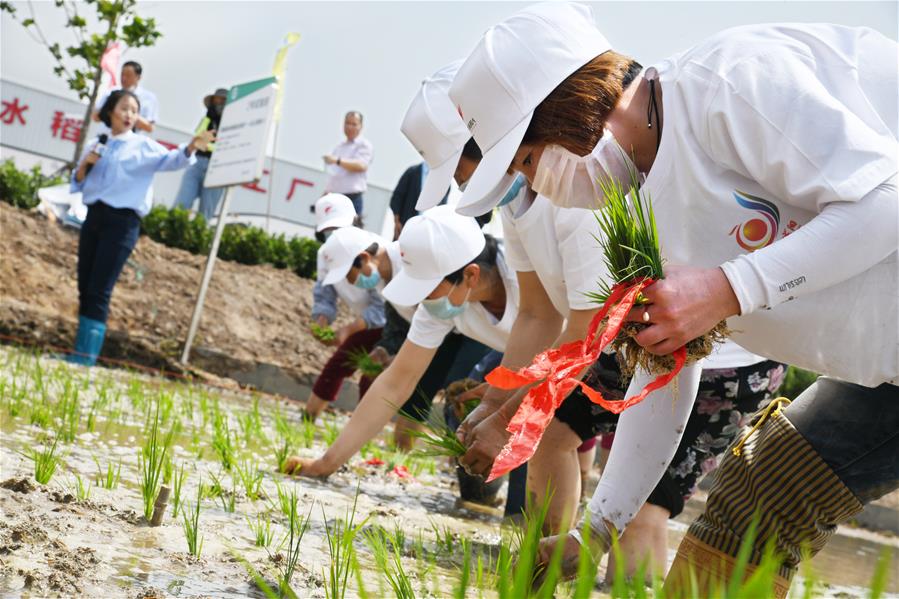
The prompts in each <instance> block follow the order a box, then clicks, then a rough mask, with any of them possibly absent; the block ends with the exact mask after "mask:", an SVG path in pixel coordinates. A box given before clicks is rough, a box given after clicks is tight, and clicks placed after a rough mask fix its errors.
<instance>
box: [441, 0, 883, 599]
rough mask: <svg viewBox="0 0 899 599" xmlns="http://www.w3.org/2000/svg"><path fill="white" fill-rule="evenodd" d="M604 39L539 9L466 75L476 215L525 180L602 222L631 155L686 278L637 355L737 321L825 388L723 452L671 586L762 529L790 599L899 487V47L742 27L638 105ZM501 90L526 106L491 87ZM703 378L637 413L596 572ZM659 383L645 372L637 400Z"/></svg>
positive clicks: (827, 28) (621, 456)
mask: <svg viewBox="0 0 899 599" xmlns="http://www.w3.org/2000/svg"><path fill="white" fill-rule="evenodd" d="M592 22H593V17H592V14H591V12H590V10H589V9H588V8H586V7H584V6H582V5H577V4H542V5H537V6H534V7H531V8H529V9H526V10H524V11H522V12H519V13H517V14H516V15H513V16H512V17H510V18H509V19H507V20H506V21H504V22H503V23H502V26H501V27H499V26H498V27H494V28H491V29H490V30H488V31H487V33H486V34H485V38H484V39H483V40H482V41H481V43H480V44H479V45H478V46H477V47H476V49H475V50H474V52H473V54H472V55H471V56H470V57H469V58H468V60H467V61H466V63H465V64H464V65H463V66H462V67H461V68H460V71H459V74H458V75H457V77H456V79H455V81H454V84H453V87H452V88H451V90H450V96H451V97H452V98H453V100H454V101H455V102H456V104H457V105H458V106H459V109H460V111H461V112H462V113H463V114H464V115H465V118H466V119H470V120H471V121H472V122H474V123H476V124H477V126H476V127H474V128H473V134H474V137H475V139H476V140H477V141H478V144H479V145H480V146H481V147H482V148H483V149H485V152H484V160H483V161H482V162H481V164H480V166H479V168H478V170H477V171H476V172H475V174H474V176H473V177H472V180H471V182H470V183H469V186H468V188H467V189H466V192H465V196H463V199H462V204H466V203H470V202H471V201H478V200H479V199H480V198H481V197H482V196H483V194H484V193H485V191H487V190H489V189H491V187H492V186H493V185H494V184H495V182H496V181H497V180H499V179H500V178H501V177H503V176H505V173H506V170H507V169H509V168H510V167H511V168H512V169H514V170H516V171H519V172H521V173H523V174H525V175H526V176H527V177H528V179H529V180H530V181H531V182H532V184H533V186H534V187H535V189H537V190H538V191H543V192H545V193H546V195H547V197H549V198H550V199H551V200H552V201H553V202H554V203H559V204H564V205H583V206H592V205H594V203H595V202H596V201H597V199H598V198H599V197H601V195H599V194H597V193H596V191H595V190H594V185H595V179H596V176H597V175H598V174H602V175H603V176H605V177H611V178H613V179H615V178H624V177H626V176H627V171H628V165H627V163H626V158H625V157H626V156H628V155H630V156H633V165H634V166H635V167H636V168H637V169H638V170H639V171H640V172H641V173H643V174H644V175H645V180H644V181H643V190H644V191H645V192H648V193H650V194H651V196H652V198H653V200H654V204H653V208H654V211H655V218H656V223H657V226H658V233H659V240H660V243H661V247H662V253H663V257H664V258H665V259H666V260H667V261H668V264H669V266H667V268H666V272H665V275H666V276H665V278H664V279H663V280H661V281H659V282H657V283H655V284H654V285H652V286H650V287H648V288H647V289H646V290H645V291H644V295H645V297H646V298H647V299H648V300H649V302H650V303H649V304H648V305H645V306H639V307H636V308H634V310H633V311H632V313H631V314H630V315H629V316H628V319H629V320H632V321H634V322H648V324H649V326H648V327H647V328H646V329H645V330H643V331H641V332H640V333H639V334H638V335H637V336H636V340H637V342H638V343H639V344H640V345H642V346H643V347H645V348H647V350H649V351H650V352H652V353H655V354H660V355H666V354H669V353H671V352H672V351H674V350H675V349H676V348H678V347H680V346H682V345H684V344H685V343H686V342H687V341H690V340H692V339H694V338H696V337H698V336H701V335H703V334H705V333H707V332H708V331H710V330H711V329H712V328H713V327H715V326H716V325H717V324H718V323H719V322H720V321H722V320H725V319H726V320H727V322H728V325H729V327H730V329H731V330H732V331H733V333H732V338H733V339H734V341H736V342H738V343H739V344H740V345H742V346H743V347H745V348H747V349H748V350H750V351H753V352H756V353H757V354H759V355H762V356H765V357H768V358H772V359H777V360H780V361H784V362H787V363H790V364H796V365H797V366H801V367H803V368H807V369H810V370H813V371H816V372H820V373H823V374H824V375H826V376H825V377H822V378H820V379H818V380H817V381H816V382H815V383H814V384H813V385H812V386H811V387H810V388H809V389H807V390H806V391H805V392H804V393H802V394H801V395H800V396H799V397H798V398H797V399H796V400H795V401H794V402H793V403H792V404H791V405H789V407H786V408H783V402H778V403H777V406H778V409H776V410H766V411H765V412H763V413H762V414H760V415H759V418H758V420H757V422H756V427H755V428H754V429H750V430H748V431H746V432H745V433H744V436H743V437H742V439H741V440H740V441H738V442H737V444H736V445H734V447H733V450H734V451H732V452H731V451H729V452H727V453H725V457H724V459H723V460H722V464H721V466H720V469H719V472H718V475H717V477H716V482H715V485H714V487H713V489H712V491H711V492H710V495H709V499H708V501H707V503H706V507H705V512H704V514H703V515H702V516H701V517H700V518H699V519H698V520H697V521H696V522H694V523H693V525H692V526H691V527H690V529H689V532H688V534H687V536H686V537H685V539H684V541H683V542H682V544H681V548H680V550H679V553H678V556H677V558H676V559H675V562H674V564H673V566H672V570H671V572H670V573H669V576H668V580H667V583H666V587H668V591H669V593H672V594H679V593H682V592H684V591H686V590H687V589H688V588H689V585H688V584H687V583H686V580H687V579H688V575H689V569H690V568H691V567H692V568H695V569H696V570H695V571H696V573H697V575H698V578H699V583H700V585H701V586H700V589H699V591H698V592H699V594H700V595H702V594H707V593H708V592H709V591H710V590H711V588H713V585H715V584H719V583H720V582H721V581H722V579H726V578H727V577H728V574H729V573H730V572H731V571H732V568H733V566H734V563H735V558H736V552H737V549H738V548H739V546H740V543H741V541H742V540H743V538H744V537H745V535H746V534H747V532H748V530H749V526H750V524H751V523H752V521H753V515H754V513H758V514H760V515H761V519H760V521H759V523H758V528H757V530H758V536H757V538H756V539H755V540H754V542H753V544H752V546H751V554H750V561H751V563H758V562H759V560H760V559H761V556H762V553H763V547H764V545H765V543H766V542H767V541H768V540H771V541H772V542H773V543H774V544H775V549H776V551H777V553H778V554H779V555H781V556H783V558H784V562H783V565H782V567H781V569H780V572H779V573H780V575H781V579H780V580H779V581H778V583H777V584H776V586H775V588H774V589H773V591H774V594H775V595H777V596H784V595H785V594H786V592H787V590H788V587H789V580H790V578H791V576H792V575H793V573H794V572H795V571H796V568H797V565H798V563H799V561H800V560H801V559H802V557H803V556H805V555H814V554H815V553H816V552H817V551H818V550H820V548H821V547H822V546H823V545H824V544H825V543H826V541H827V540H828V538H829V537H830V535H831V534H832V533H833V531H834V530H835V529H836V525H837V524H839V523H840V522H844V521H846V520H847V519H848V518H850V517H852V515H854V514H856V513H858V512H859V511H860V510H861V509H862V506H863V505H864V504H865V503H867V502H869V501H872V500H874V499H876V498H877V497H880V496H882V495H883V494H885V493H888V492H889V491H891V490H893V489H895V488H897V485H899V435H897V434H896V431H897V430H899V404H897V402H896V399H897V398H899V387H897V382H899V340H897V333H896V332H897V329H899V314H897V311H899V302H897V301H896V298H897V297H899V281H897V247H899V235H897V228H896V222H897V218H899V201H897V188H896V165H897V146H899V144H897V130H896V125H897V122H899V119H897V113H899V111H897V96H896V94H895V90H896V89H897V83H899V82H897V68H896V66H897V44H896V43H895V42H893V41H891V40H888V39H886V38H884V37H883V36H881V35H880V34H878V33H876V32H874V31H872V30H869V29H862V28H845V27H837V26H832V25H815V24H804V25H760V26H752V27H741V28H736V29H731V30H728V31H726V32H723V33H722V34H720V35H717V36H714V37H712V38H711V39H709V40H707V41H705V42H703V43H701V44H699V45H698V46H696V47H694V48H692V49H690V50H687V51H686V52H683V53H681V54H678V55H677V56H675V57H672V58H670V59H667V60H665V61H662V62H661V63H659V64H658V65H656V66H655V67H654V68H650V69H648V70H647V71H645V72H644V73H643V74H642V76H641V77H639V78H638V79H637V80H636V81H635V82H634V84H632V85H630V86H628V87H627V88H626V89H625V88H623V86H622V84H621V82H622V79H623V77H624V76H625V74H626V73H627V69H623V68H616V67H615V64H620V63H621V55H618V54H616V53H614V52H613V51H611V50H610V48H609V45H608V42H607V41H606V40H605V38H604V37H603V36H602V35H601V34H600V33H599V32H598V31H597V30H596V28H595V26H594V25H593V23H592ZM522 40H527V41H528V44H527V45H525V44H524V43H523V41H522ZM488 47H489V48H490V49H491V51H490V52H487V48H488ZM525 57H526V58H525ZM524 60H527V61H535V60H536V61H537V62H539V63H540V67H541V68H539V69H537V68H526V69H525V68H521V65H522V64H523V63H522V61H524ZM497 73H499V74H500V75H501V77H502V78H501V80H502V81H503V82H504V83H506V84H507V85H508V86H509V87H508V88H507V89H510V90H512V91H511V92H510V93H504V94H503V93H492V92H491V91H490V90H486V89H485V88H484V85H483V83H484V82H485V81H498V80H500V79H497ZM772 74H776V75H777V76H772ZM585 89H586V90H596V91H597V93H596V94H583V93H580V91H582V90H585ZM522 90H526V92H525V91H522ZM600 90H601V93H600ZM496 91H499V90H496ZM797 106H801V110H796V107H797ZM622 148H623V149H624V150H625V151H622ZM566 165H567V166H569V167H570V168H566ZM623 182H624V183H626V182H627V180H626V179H624V180H623ZM466 196H469V197H466ZM859 239H864V240H865V243H864V251H861V250H860V248H859V244H858V240H859ZM859 306H864V309H858V307H859ZM847 315H849V316H848V318H849V319H851V322H847ZM700 367H701V365H700V364H692V365H689V366H687V367H685V368H684V370H683V371H682V372H681V374H680V376H679V377H678V386H679V388H680V393H679V394H678V395H679V399H678V401H674V398H675V396H676V395H675V392H674V389H673V385H669V386H668V387H666V388H664V389H661V390H659V391H656V392H654V393H652V394H650V395H649V396H648V397H647V399H646V400H645V401H643V402H642V403H640V404H638V405H636V406H634V407H632V408H630V409H628V410H627V411H626V412H624V413H623V414H622V416H621V419H620V423H619V426H618V430H617V432H616V436H615V443H614V445H613V447H612V451H611V455H610V458H609V462H608V466H607V468H606V470H605V472H603V476H602V478H601V480H600V483H599V486H598V487H597V490H596V493H595V494H594V496H593V498H592V499H591V501H590V504H589V514H588V517H587V523H588V524H589V525H590V529H591V532H592V535H591V543H590V548H591V550H592V551H593V552H594V555H595V556H597V557H598V556H599V555H600V554H601V553H603V552H604V551H607V550H608V547H609V540H610V536H611V535H612V534H614V533H615V532H619V531H622V530H624V528H625V527H626V526H627V524H628V523H629V522H630V521H631V519H632V518H633V516H634V514H636V513H637V511H638V509H639V507H640V506H641V505H642V504H643V502H644V501H645V500H646V498H647V497H648V496H649V494H650V492H651V491H652V488H653V485H655V484H656V482H657V481H658V480H659V476H660V475H661V474H662V472H663V471H664V470H665V468H667V466H668V464H669V463H670V461H671V458H672V456H673V455H674V453H675V450H676V448H677V446H678V443H679V441H680V438H681V435H682V434H683V431H684V427H685V424H686V421H687V419H688V417H689V415H690V413H691V412H692V407H693V406H692V402H691V401H689V400H688V401H685V398H689V397H692V395H693V391H694V390H695V389H696V387H697V385H698V383H699V368H700ZM829 377H833V378H829ZM651 379H652V377H651V376H650V375H648V374H647V373H645V372H641V371H638V373H637V375H636V376H635V377H634V379H633V380H632V381H631V385H630V388H629V389H628V396H632V395H634V394H636V392H637V391H638V390H639V389H642V388H643V387H644V386H645V385H646V384H647V383H648V382H649V381H650V380H651ZM771 407H774V406H773V405H772V406H771ZM849 414H851V417H848V415H849ZM796 497H802V501H801V502H796V501H795V498H796ZM560 540H562V541H563V542H565V546H564V549H563V551H564V555H565V556H566V558H565V559H563V563H564V564H565V565H566V566H568V567H570V566H571V565H576V562H577V559H576V554H577V551H578V549H579V547H578V545H579V543H580V540H579V535H578V534H576V533H575V534H571V533H569V535H567V536H565V537H554V538H551V539H548V540H546V541H544V557H547V556H548V555H549V554H551V552H552V550H553V549H554V547H555V545H556V543H558V542H559V541H560ZM806 550H810V551H806ZM750 569H751V568H750ZM568 573H571V571H570V569H569V570H568Z"/></svg>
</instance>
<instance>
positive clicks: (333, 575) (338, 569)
mask: <svg viewBox="0 0 899 599" xmlns="http://www.w3.org/2000/svg"><path fill="white" fill-rule="evenodd" d="M358 500H359V488H358V487H356V496H355V497H354V498H353V507H352V510H351V511H350V512H349V513H348V514H347V516H346V517H345V518H343V519H337V520H336V521H335V522H334V524H333V525H331V524H329V523H328V518H327V515H326V514H325V508H324V506H322V516H323V518H324V522H325V535H326V537H327V541H328V555H329V556H330V558H331V562H330V564H329V567H328V571H327V573H326V577H325V578H326V581H325V596H326V597H327V598H328V599H343V598H344V597H345V596H346V591H347V579H348V578H349V575H350V571H351V570H352V564H353V560H354V554H355V548H354V547H353V541H354V540H355V538H356V535H357V534H358V533H359V531H360V530H361V529H362V527H363V526H365V522H366V521H367V520H368V519H367V518H366V520H363V521H362V523H360V524H358V525H357V524H356V523H355V521H356V505H357V502H358Z"/></svg>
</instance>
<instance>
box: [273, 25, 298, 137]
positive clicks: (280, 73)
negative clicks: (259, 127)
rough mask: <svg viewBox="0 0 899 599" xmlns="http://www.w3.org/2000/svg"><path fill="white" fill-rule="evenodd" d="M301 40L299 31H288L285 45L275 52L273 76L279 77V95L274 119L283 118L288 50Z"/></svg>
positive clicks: (276, 98) (276, 99) (276, 100)
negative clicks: (282, 105) (282, 108)
mask: <svg viewBox="0 0 899 599" xmlns="http://www.w3.org/2000/svg"><path fill="white" fill-rule="evenodd" d="M298 41H300V34H299V33H288V34H287V35H286V36H284V45H282V46H281V47H280V48H279V49H278V53H277V54H275V64H274V65H273V66H272V76H273V77H277V78H278V95H277V96H276V97H275V113H274V119H275V120H276V121H278V120H281V102H282V100H283V98H284V81H283V80H284V71H285V69H286V68H287V52H288V51H289V50H290V49H291V48H292V47H293V46H294V44H296V43H297V42H298Z"/></svg>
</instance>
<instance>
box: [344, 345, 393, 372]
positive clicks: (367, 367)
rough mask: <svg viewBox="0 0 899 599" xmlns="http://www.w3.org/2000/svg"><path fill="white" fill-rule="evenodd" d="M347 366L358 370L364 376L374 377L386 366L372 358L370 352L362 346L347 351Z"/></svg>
mask: <svg viewBox="0 0 899 599" xmlns="http://www.w3.org/2000/svg"><path fill="white" fill-rule="evenodd" d="M347 366H349V367H350V368H353V369H354V370H358V371H359V372H361V373H362V374H363V375H364V376H367V377H372V378H374V377H376V376H378V375H379V374H381V372H383V370H384V366H382V365H381V364H380V363H378V362H375V361H374V360H372V359H371V356H370V355H369V354H368V352H367V351H365V349H362V348H359V349H354V350H352V351H350V352H348V353H347Z"/></svg>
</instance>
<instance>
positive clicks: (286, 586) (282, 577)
mask: <svg viewBox="0 0 899 599" xmlns="http://www.w3.org/2000/svg"><path fill="white" fill-rule="evenodd" d="M297 503H298V499H297V495H296V491H294V490H291V492H290V496H289V498H288V502H287V508H288V511H287V533H286V534H285V535H284V540H283V541H282V542H281V547H282V548H283V549H284V551H285V553H286V555H285V557H284V559H283V560H282V561H281V562H280V564H279V566H278V568H279V575H278V589H279V590H280V591H281V595H282V596H285V594H287V592H288V591H289V592H290V594H291V595H292V594H293V591H292V590H291V588H290V581H291V580H292V579H293V575H294V573H295V572H296V569H297V567H298V566H299V564H300V555H301V553H300V543H301V542H302V541H303V536H304V535H305V534H306V531H307V530H308V529H309V520H310V517H311V516H312V507H313V506H312V505H310V506H309V513H308V514H306V516H305V517H303V516H302V515H301V514H300V513H299V509H298V507H297ZM313 505H314V504H313Z"/></svg>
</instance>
